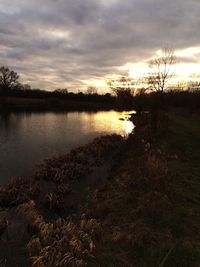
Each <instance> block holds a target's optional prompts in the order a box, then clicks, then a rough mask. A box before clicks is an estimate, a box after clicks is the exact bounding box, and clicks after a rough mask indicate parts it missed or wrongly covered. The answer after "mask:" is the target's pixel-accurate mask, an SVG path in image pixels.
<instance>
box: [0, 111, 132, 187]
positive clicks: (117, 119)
mask: <svg viewBox="0 0 200 267" xmlns="http://www.w3.org/2000/svg"><path fill="white" fill-rule="evenodd" d="M129 116H130V112H116V111H104V112H62V113H55V112H43V113H34V112H32V113H31V112H30V113H9V114H0V155H1V160H0V177H1V180H0V183H1V184H2V183H5V182H6V181H8V180H9V179H10V178H11V177H16V176H23V175H28V174H30V173H31V172H33V170H34V166H35V165H36V164H38V163H39V162H40V161H42V160H43V159H45V158H47V157H50V156H52V155H53V154H54V155H55V154H62V153H67V152H68V151H69V150H70V149H72V148H75V147H77V146H79V145H82V144H85V143H87V142H89V141H91V140H92V139H93V138H95V137H98V136H101V135H103V134H113V133H116V134H120V135H123V136H127V135H128V134H129V133H130V132H131V131H132V130H133V128H134V125H133V124H132V122H130V121H128V117H129ZM122 119H123V120H122Z"/></svg>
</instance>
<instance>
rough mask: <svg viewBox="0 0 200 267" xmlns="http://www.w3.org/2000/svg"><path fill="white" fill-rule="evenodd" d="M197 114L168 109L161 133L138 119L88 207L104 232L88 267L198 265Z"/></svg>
mask: <svg viewBox="0 0 200 267" xmlns="http://www.w3.org/2000/svg"><path fill="white" fill-rule="evenodd" d="M199 116H200V115H199V113H198V114H195V113H194V114H191V113H189V112H187V111H185V110H173V111H170V112H169V122H168V123H169V128H168V130H167V129H165V130H164V131H162V132H160V133H157V134H155V133H154V134H152V133H151V132H150V130H149V126H148V123H147V121H148V119H147V118H146V119H147V120H146V119H145V118H143V119H142V118H141V121H140V120H137V119H136V120H135V121H138V122H139V126H138V127H136V129H135V135H133V136H130V137H129V140H128V141H127V142H128V143H127V149H126V150H125V152H124V153H123V155H122V158H121V164H120V165H119V167H118V168H117V170H116V172H115V173H114V174H113V176H112V179H111V180H110V181H109V182H108V183H107V185H106V187H104V189H102V190H100V192H99V193H98V194H97V195H96V197H95V198H94V201H93V202H91V205H90V209H88V216H93V217H94V218H98V219H99V220H100V221H101V225H102V232H103V235H102V240H101V241H100V242H97V243H96V249H97V252H96V258H95V260H94V261H92V262H91V264H90V265H89V266H115V267H118V266H119V267H122V266H123V267H125V266H127V267H130V266H152V267H153V266H158V267H163V266H164V267H177V266H182V267H186V266H187V267H189V266H191V267H196V266H199V264H200V208H199V204H200V198H199V196H200V180H199V178H200V177H199V173H200V165H199V155H200V125H199V124H198V122H199ZM147 117H148V115H147Z"/></svg>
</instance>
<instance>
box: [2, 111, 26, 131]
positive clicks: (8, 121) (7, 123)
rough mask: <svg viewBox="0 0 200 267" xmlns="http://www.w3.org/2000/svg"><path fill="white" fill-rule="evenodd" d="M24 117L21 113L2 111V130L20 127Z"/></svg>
mask: <svg viewBox="0 0 200 267" xmlns="http://www.w3.org/2000/svg"><path fill="white" fill-rule="evenodd" d="M22 118H23V116H22V115H21V114H14V113H12V112H3V113H0V132H1V131H6V132H10V131H13V130H16V129H18V128H20V124H21V123H20V122H21V120H22Z"/></svg>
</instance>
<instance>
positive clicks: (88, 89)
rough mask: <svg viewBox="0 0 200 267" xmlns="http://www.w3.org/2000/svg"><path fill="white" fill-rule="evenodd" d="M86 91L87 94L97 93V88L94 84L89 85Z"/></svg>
mask: <svg viewBox="0 0 200 267" xmlns="http://www.w3.org/2000/svg"><path fill="white" fill-rule="evenodd" d="M86 93H87V94H88V95H93V94H97V88H96V87H95V86H89V87H88V88H87V91H86Z"/></svg>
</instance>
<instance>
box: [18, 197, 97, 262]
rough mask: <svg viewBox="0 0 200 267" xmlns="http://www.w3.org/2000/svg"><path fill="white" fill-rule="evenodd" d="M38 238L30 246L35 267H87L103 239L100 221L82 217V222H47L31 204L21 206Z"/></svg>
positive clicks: (34, 237)
mask: <svg viewBox="0 0 200 267" xmlns="http://www.w3.org/2000/svg"><path fill="white" fill-rule="evenodd" d="M18 211H19V212H20V214H21V215H22V216H23V217H24V218H25V220H26V222H27V223H28V225H29V226H30V227H32V228H33V229H34V230H35V235H34V236H33V237H32V239H31V240H30V242H29V243H28V244H27V249H28V252H29V255H30V259H31V262H32V266H45V267H52V266H60V267H62V266H75V267H79V266H80V267H82V266H87V261H88V260H89V259H90V258H93V257H94V254H95V242H96V240H98V239H99V238H100V236H101V226H100V224H99V222H98V221H97V220H94V219H87V218H86V216H85V215H84V214H83V215H82V217H81V219H80V223H78V224H75V223H73V222H72V220H69V219H68V220H65V219H61V218H58V219H56V220H55V221H53V222H51V223H46V222H45V221H44V219H43V217H42V216H41V215H40V214H39V213H38V211H37V210H36V206H35V203H34V202H33V201H30V202H28V203H25V204H22V205H20V206H19V207H18Z"/></svg>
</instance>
